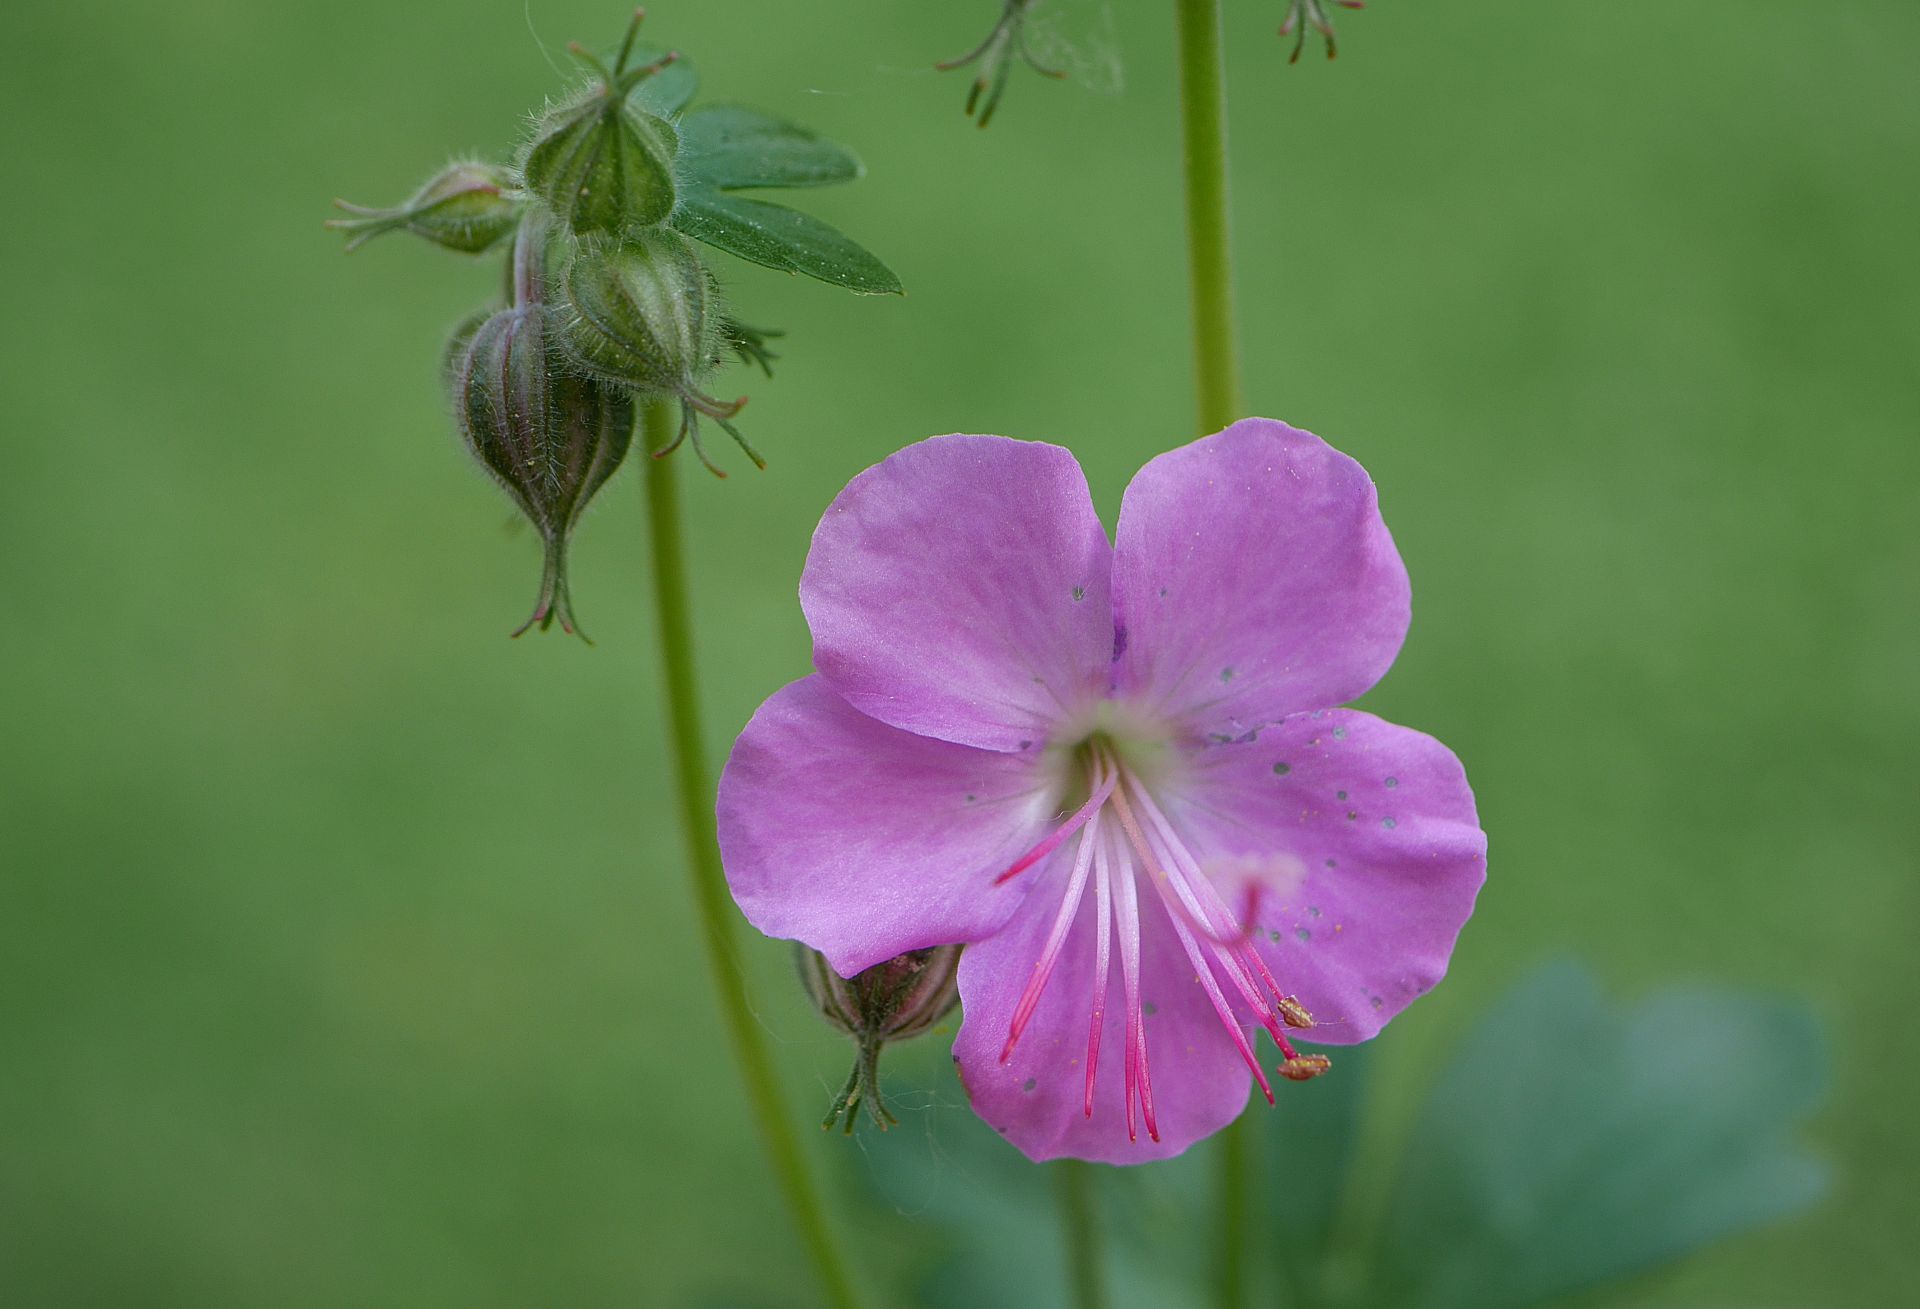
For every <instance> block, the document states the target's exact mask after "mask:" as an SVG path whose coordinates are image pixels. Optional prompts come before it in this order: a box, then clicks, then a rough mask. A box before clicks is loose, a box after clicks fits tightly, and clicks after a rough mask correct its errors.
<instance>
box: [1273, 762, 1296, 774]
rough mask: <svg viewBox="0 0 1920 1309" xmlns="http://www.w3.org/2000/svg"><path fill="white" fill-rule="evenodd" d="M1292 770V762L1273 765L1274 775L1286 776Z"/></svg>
mask: <svg viewBox="0 0 1920 1309" xmlns="http://www.w3.org/2000/svg"><path fill="white" fill-rule="evenodd" d="M1292 771H1293V765H1292V764H1275V765H1274V766H1273V775H1274V776H1275V777H1285V776H1286V775H1287V774H1288V773H1290V772H1292Z"/></svg>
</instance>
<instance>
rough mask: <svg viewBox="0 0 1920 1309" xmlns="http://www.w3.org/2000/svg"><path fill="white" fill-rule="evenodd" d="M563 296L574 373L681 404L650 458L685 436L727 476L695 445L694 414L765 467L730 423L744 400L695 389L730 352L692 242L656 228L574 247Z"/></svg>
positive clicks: (709, 283) (716, 471) (709, 463)
mask: <svg viewBox="0 0 1920 1309" xmlns="http://www.w3.org/2000/svg"><path fill="white" fill-rule="evenodd" d="M563 299H564V301H565V304H566V307H567V323H566V330H565V333H564V337H563V340H564V348H565V350H566V352H567V355H568V357H569V358H570V359H571V360H572V361H573V363H574V365H575V366H576V367H577V368H578V369H580V371H582V372H584V373H586V374H587V375H589V376H591V377H596V378H599V379H600V380H602V381H605V382H609V383H613V384H615V385H619V386H624V387H629V388H631V389H633V390H635V391H638V392H641V393H642V394H646V395H671V396H676V397H678V398H679V400H680V413H681V422H680V432H679V435H678V436H676V437H675V438H674V440H673V441H672V442H671V443H669V444H668V445H667V446H666V447H665V448H664V449H661V450H657V451H655V452H654V453H655V454H656V455H665V454H668V453H671V452H672V451H673V450H674V449H676V448H677V447H678V446H679V445H680V443H681V442H682V441H684V440H686V439H687V438H688V437H689V436H691V437H692V440H693V448H694V453H695V454H696V455H697V456H698V457H699V459H700V462H701V463H702V464H704V465H706V467H707V468H708V469H709V470H710V471H711V472H713V473H714V474H715V475H716V476H720V477H724V476H726V474H725V473H723V472H721V470H720V469H719V468H718V467H716V466H715V465H714V464H713V462H712V461H711V460H710V459H708V458H707V455H706V451H705V449H704V448H703V447H702V446H701V444H700V432H699V427H698V420H697V418H696V417H695V415H696V414H704V415H706V416H707V417H709V418H711V419H713V420H714V421H715V422H717V423H719V424H720V426H721V427H722V428H724V429H725V430H726V431H727V433H728V434H729V435H731V436H732V437H733V439H734V440H735V441H738V442H739V443H740V447H741V449H743V450H745V451H746V452H747V456H748V458H750V459H752V460H753V462H754V463H755V464H758V465H760V466H761V467H765V466H766V465H765V461H763V460H762V459H761V458H760V456H759V454H758V453H757V452H756V451H755V450H754V449H753V447H752V446H750V445H748V444H747V442H746V438H744V437H743V436H741V435H740V433H739V431H738V430H737V429H736V428H735V427H734V426H733V424H732V422H731V421H730V420H731V419H732V418H733V417H734V415H736V414H738V413H739V412H740V409H741V407H742V406H743V405H745V404H746V401H745V400H744V399H742V400H735V401H732V402H731V403H728V402H725V401H721V400H716V399H714V398H713V397H712V396H710V395H708V394H707V393H706V392H704V391H702V390H701V389H700V378H701V377H702V376H703V375H704V374H706V373H708V372H710V371H712V369H713V368H714V366H715V365H716V364H717V363H718V361H719V359H720V356H721V354H722V353H723V352H724V351H726V350H728V349H731V348H733V346H732V342H731V340H730V339H729V336H728V332H727V328H726V322H725V319H724V317H723V315H722V314H721V313H720V312H719V309H718V306H717V304H716V303H715V300H716V297H715V293H714V289H713V279H712V277H711V276H710V275H709V274H708V273H707V270H706V266H705V265H704V264H702V263H701V261H700V256H699V254H698V252H697V251H696V250H695V249H694V245H693V242H692V241H689V240H688V239H687V238H686V237H684V236H682V235H680V233H678V232H676V231H674V230H673V229H671V228H667V227H658V228H650V229H648V230H645V231H639V232H628V233H626V234H625V235H624V236H622V237H621V238H620V239H618V240H606V239H603V238H596V239H593V240H589V241H582V242H579V243H578V244H577V245H576V246H575V248H574V250H573V254H572V257H571V258H570V259H569V260H568V262H567V268H566V276H565V291H564V295H563Z"/></svg>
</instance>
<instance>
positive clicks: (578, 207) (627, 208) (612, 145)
mask: <svg viewBox="0 0 1920 1309" xmlns="http://www.w3.org/2000/svg"><path fill="white" fill-rule="evenodd" d="M640 18H641V15H640V14H639V13H637V12H636V13H635V15H634V19H633V24H632V26H630V27H628V29H627V38H626V41H625V42H624V43H623V44H622V45H621V47H620V53H619V55H618V56H617V58H616V59H615V61H614V64H613V66H612V67H611V68H609V67H607V65H605V64H603V63H602V62H601V61H600V60H599V59H597V58H595V57H594V56H593V55H591V54H589V53H587V52H586V51H585V50H583V49H581V48H580V47H579V46H573V47H570V49H571V50H572V52H573V54H574V56H575V57H576V58H578V59H579V60H581V62H583V63H585V64H586V65H587V66H588V67H589V68H592V69H593V70H594V71H595V73H597V74H598V80H597V81H594V82H590V83H588V84H587V85H586V86H585V87H583V88H581V89H580V90H579V91H578V92H576V93H575V94H574V95H572V96H570V97H569V98H568V99H566V100H563V101H561V102H560V103H559V104H557V105H554V106H553V107H552V108H550V109H548V110H547V112H546V113H545V114H543V115H542V116H541V118H540V122H539V124H538V125H537V126H536V127H535V128H534V133H533V140H532V141H531V142H530V143H529V144H528V146H527V148H526V152H525V154H524V155H523V156H522V157H521V161H520V172H521V174H522V176H524V177H525V178H526V183H527V187H528V189H529V190H531V191H533V192H535V193H536V194H537V195H539V196H540V197H541V199H543V200H545V201H546V202H547V204H548V205H549V206H550V207H551V208H552V209H553V212H554V213H555V214H557V215H559V217H560V219H561V220H562V221H563V222H564V223H566V225H567V226H568V227H569V228H570V229H572V230H573V231H574V232H577V233H580V234H583V235H584V234H586V233H589V232H618V231H620V230H622V229H623V228H628V227H651V226H653V225H654V224H655V223H661V222H665V221H666V217H667V215H668V214H670V213H672V212H673V201H674V188H673V157H674V154H675V153H676V152H677V151H678V150H679V147H680V139H679V137H678V135H677V134H676V133H675V132H674V130H673V125H672V124H671V123H668V122H667V121H666V120H665V119H664V118H660V117H658V116H657V115H654V114H650V113H648V112H647V111H646V110H644V109H642V108H640V107H639V106H638V105H636V104H634V103H633V102H632V100H631V98H630V97H631V94H632V92H633V88H634V87H636V86H638V85H639V84H640V83H641V82H642V81H644V80H646V79H647V78H649V77H651V76H653V75H654V74H655V73H657V72H659V71H660V70H661V69H663V68H665V67H667V66H668V65H669V64H671V63H673V62H674V60H676V59H677V58H678V57H679V56H678V55H677V54H673V53H669V54H666V55H664V56H662V57H661V58H659V59H657V60H655V61H654V62H653V63H650V64H644V65H642V66H641V67H639V68H631V69H630V68H628V67H627V60H628V59H629V58H630V57H631V56H632V54H633V41H634V36H635V34H636V33H637V32H638V30H639V27H640Z"/></svg>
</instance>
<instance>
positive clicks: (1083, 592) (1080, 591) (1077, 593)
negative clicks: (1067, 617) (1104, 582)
mask: <svg viewBox="0 0 1920 1309" xmlns="http://www.w3.org/2000/svg"><path fill="white" fill-rule="evenodd" d="M1073 598H1074V599H1075V600H1084V599H1086V598H1087V588H1086V587H1084V586H1076V587H1074V588H1073Z"/></svg>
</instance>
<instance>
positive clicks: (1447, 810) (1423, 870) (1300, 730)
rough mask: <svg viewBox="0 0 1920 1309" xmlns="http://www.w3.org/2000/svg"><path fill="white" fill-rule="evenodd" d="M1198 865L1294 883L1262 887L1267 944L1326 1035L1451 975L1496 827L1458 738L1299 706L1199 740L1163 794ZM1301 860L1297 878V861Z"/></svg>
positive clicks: (1365, 1032) (1395, 1009)
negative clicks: (1301, 710) (1483, 823)
mask: <svg viewBox="0 0 1920 1309" xmlns="http://www.w3.org/2000/svg"><path fill="white" fill-rule="evenodd" d="M1165 803H1166V809H1167V813H1168V815H1169V817H1171V818H1172V819H1173V821H1174V822H1175V823H1176V824H1177V825H1178V826H1179V827H1180V828H1181V830H1182V832H1183V833H1184V834H1185V836H1186V839H1187V841H1188V845H1189V848H1190V849H1191V850H1192V851H1193V852H1194V854H1195V855H1196V856H1197V858H1198V859H1199V862H1200V866H1201V868H1202V869H1203V870H1207V871H1209V872H1210V873H1211V872H1213V871H1214V870H1215V869H1219V870H1223V871H1224V872H1225V873H1226V879H1222V878H1219V877H1217V876H1216V884H1219V885H1221V889H1222V894H1223V896H1224V897H1225V898H1226V899H1227V902H1228V903H1229V904H1232V905H1234V906H1235V907H1236V909H1237V908H1238V906H1239V905H1240V904H1241V903H1243V902H1242V901H1241V900H1240V899H1239V897H1238V896H1237V895H1236V894H1230V893H1229V887H1228V885H1226V884H1225V883H1226V880H1228V879H1231V880H1242V879H1244V878H1245V877H1246V875H1247V870H1248V869H1249V868H1252V867H1255V866H1257V865H1258V864H1259V863H1260V861H1262V860H1265V861H1268V862H1269V863H1271V864H1273V865H1274V866H1275V867H1277V868H1282V869H1285V870H1287V871H1288V873H1289V874H1290V880H1292V881H1293V882H1294V883H1295V885H1293V886H1292V887H1291V889H1287V890H1284V891H1283V892H1282V893H1281V894H1279V895H1275V896H1266V897H1263V898H1262V899H1260V900H1258V901H1256V904H1257V906H1258V907H1257V909H1256V911H1255V922H1256V926H1257V928H1258V930H1259V936H1258V938H1257V942H1258V945H1259V947H1260V952H1261V955H1262V956H1263V957H1264V958H1265V959H1266V961H1267V963H1268V966H1269V967H1270V968H1271V969H1272V970H1273V974H1274V977H1275V979H1276V980H1277V981H1278V982H1279V984H1280V986H1281V987H1282V988H1284V989H1285V990H1287V991H1290V992H1293V993H1295V994H1297V995H1298V996H1299V997H1300V1000H1301V1001H1302V1003H1304V1004H1305V1005H1306V1007H1307V1009H1308V1010H1309V1011H1311V1012H1312V1014H1313V1016H1314V1018H1315V1020H1316V1026H1315V1027H1314V1028H1313V1030H1312V1031H1311V1032H1310V1033H1303V1035H1304V1037H1305V1039H1306V1040H1308V1041H1309V1042H1313V1043H1316V1044H1332V1045H1346V1044H1350V1043H1352V1042H1355V1041H1364V1040H1366V1039H1368V1038H1369V1037H1371V1036H1373V1035H1374V1034H1375V1033H1377V1032H1378V1031H1379V1030H1380V1029H1381V1028H1382V1027H1384V1026H1385V1025H1386V1022H1387V1020H1388V1019H1389V1018H1392V1017H1393V1016H1394V1015H1395V1014H1397V1013H1399V1012H1400V1010H1402V1009H1404V1008H1405V1007H1406V1006H1407V1005H1408V1004H1409V1003H1411V1002H1412V1001H1413V999H1414V998H1415V997H1416V996H1419V995H1421V994H1423V993H1424V992H1426V991H1428V990H1430V989H1431V988H1432V987H1433V985H1434V984H1435V983H1436V982H1438V981H1439V980H1440V978H1441V977H1442V976H1444V975H1445V973H1446V971H1447V959H1448V957H1449V956H1450V955H1451V954H1452V952H1453V943H1454V939H1455V938H1456V937H1457V936H1458V935H1459V934H1460V929H1461V927H1462V926H1464V925H1465V923H1466V921H1467V918H1468V916H1469V915H1471V914H1472V912H1473V901H1474V897H1475V896H1476V895H1477V894H1478V893H1479V890H1480V885H1481V883H1482V882H1484V881H1485V880H1486V869H1487V861H1486V853H1487V838H1486V834H1485V833H1483V832H1482V831H1481V830H1480V820H1479V817H1478V815H1477V814H1476V813H1475V811H1474V805H1473V792H1472V791H1471V790H1469V789H1468V787H1467V778H1466V773H1465V771H1464V770H1463V769H1462V768H1461V767H1460V761H1459V760H1458V759H1456V758H1455V757H1454V755H1453V752H1452V751H1451V750H1448V749H1447V748H1446V747H1445V746H1444V745H1441V744H1440V742H1438V741H1436V740H1434V739H1433V738H1432V737H1430V736H1427V735H1426V734H1425V733H1422V732H1416V731H1413V730H1411V729H1409V728H1405V727H1396V726H1395V725H1393V724H1392V723H1388V722H1383V721H1382V720H1380V719H1378V718H1375V717H1374V716H1373V715H1371V714H1364V713H1360V712H1358V711H1355V710H1350V709H1328V710H1324V711H1317V712H1314V713H1308V714H1296V715H1294V716H1293V717H1291V718H1288V719H1287V720H1286V721H1285V722H1282V723H1276V724H1274V725H1273V726H1271V727H1268V728H1267V729H1265V730H1264V731H1262V732H1260V734H1259V738H1258V739H1257V740H1254V741H1247V742H1241V743H1236V744H1233V745H1222V746H1214V747H1211V748H1208V749H1206V750H1203V751H1201V752H1200V754H1199V756H1198V757H1197V758H1196V759H1195V761H1194V767H1193V771H1192V773H1191V774H1190V775H1189V776H1188V777H1187V778H1185V779H1184V780H1183V781H1181V782H1179V783H1178V784H1177V785H1176V786H1175V787H1173V788H1170V789H1169V792H1168V794H1167V795H1166V797H1165ZM1302 866H1304V868H1305V875H1304V879H1301V877H1300V874H1299V869H1300V868H1301V867H1302Z"/></svg>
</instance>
